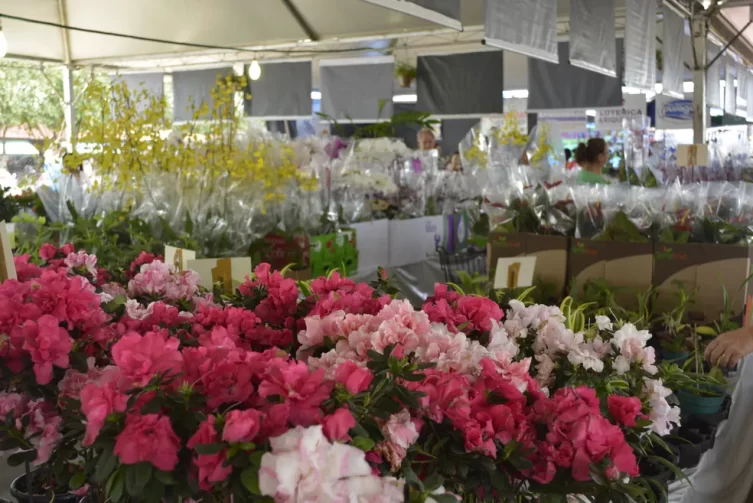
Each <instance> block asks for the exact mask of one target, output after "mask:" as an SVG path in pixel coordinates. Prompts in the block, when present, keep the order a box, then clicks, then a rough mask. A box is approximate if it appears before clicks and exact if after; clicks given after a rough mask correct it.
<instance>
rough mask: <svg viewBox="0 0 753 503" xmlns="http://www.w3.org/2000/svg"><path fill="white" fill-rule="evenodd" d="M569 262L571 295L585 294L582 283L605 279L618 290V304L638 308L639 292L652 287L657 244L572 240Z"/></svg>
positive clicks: (616, 291)
mask: <svg viewBox="0 0 753 503" xmlns="http://www.w3.org/2000/svg"><path fill="white" fill-rule="evenodd" d="M567 262H568V266H567V267H568V283H569V285H570V289H571V292H574V293H575V292H578V293H580V292H582V289H583V284H584V283H586V282H587V281H589V280H593V279H603V280H606V282H607V283H609V284H610V285H611V286H613V287H615V299H616V301H617V303H618V304H619V305H621V306H623V307H625V308H626V309H635V308H636V307H637V305H638V299H637V297H636V296H637V295H638V293H640V292H643V291H646V290H647V289H648V287H649V286H651V281H652V279H653V264H654V245H653V243H627V242H620V241H595V240H592V239H571V240H570V252H569V254H568V259H567Z"/></svg>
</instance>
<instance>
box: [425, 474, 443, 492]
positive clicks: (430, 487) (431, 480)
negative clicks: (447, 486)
mask: <svg viewBox="0 0 753 503" xmlns="http://www.w3.org/2000/svg"><path fill="white" fill-rule="evenodd" d="M442 484H444V478H443V477H442V476H441V475H439V474H438V473H432V474H431V475H429V476H428V477H426V478H425V479H424V490H425V491H435V490H436V489H439V487H440V486H441V485H442Z"/></svg>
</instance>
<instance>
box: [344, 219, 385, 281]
mask: <svg viewBox="0 0 753 503" xmlns="http://www.w3.org/2000/svg"><path fill="white" fill-rule="evenodd" d="M351 227H352V228H353V229H354V230H355V231H356V248H357V249H358V274H359V276H360V275H364V274H371V273H372V272H375V271H376V269H377V267H379V266H382V267H389V265H390V264H389V263H388V261H389V257H390V221H389V220H387V219H382V220H374V221H373V222H359V223H357V224H353V225H351Z"/></svg>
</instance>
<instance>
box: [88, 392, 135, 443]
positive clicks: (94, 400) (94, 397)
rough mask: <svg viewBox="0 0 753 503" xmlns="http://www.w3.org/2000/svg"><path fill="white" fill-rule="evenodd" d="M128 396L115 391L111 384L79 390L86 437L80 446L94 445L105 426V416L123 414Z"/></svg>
mask: <svg viewBox="0 0 753 503" xmlns="http://www.w3.org/2000/svg"><path fill="white" fill-rule="evenodd" d="M127 403H128V396H126V395H125V394H123V393H120V392H119V391H117V389H116V388H115V386H114V385H113V384H112V383H105V384H103V385H101V386H100V385H98V384H89V385H87V386H86V387H84V389H83V390H81V412H83V414H84V416H86V435H85V437H84V440H83V442H82V445H84V446H87V445H91V444H93V443H94V441H95V440H96V439H97V436H99V431H100V430H101V429H102V427H103V426H104V425H105V421H106V420H107V416H109V415H110V414H112V413H113V412H124V411H125V410H126V405H127Z"/></svg>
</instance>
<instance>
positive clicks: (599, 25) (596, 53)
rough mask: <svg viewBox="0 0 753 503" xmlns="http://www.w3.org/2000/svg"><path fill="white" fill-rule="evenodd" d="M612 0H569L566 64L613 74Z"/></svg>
mask: <svg viewBox="0 0 753 503" xmlns="http://www.w3.org/2000/svg"><path fill="white" fill-rule="evenodd" d="M614 4H615V0H570V64H571V65H573V66H577V67H579V68H583V69H586V70H591V71H593V72H597V73H601V74H604V75H606V76H608V77H617V40H616V38H615V28H614Z"/></svg>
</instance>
